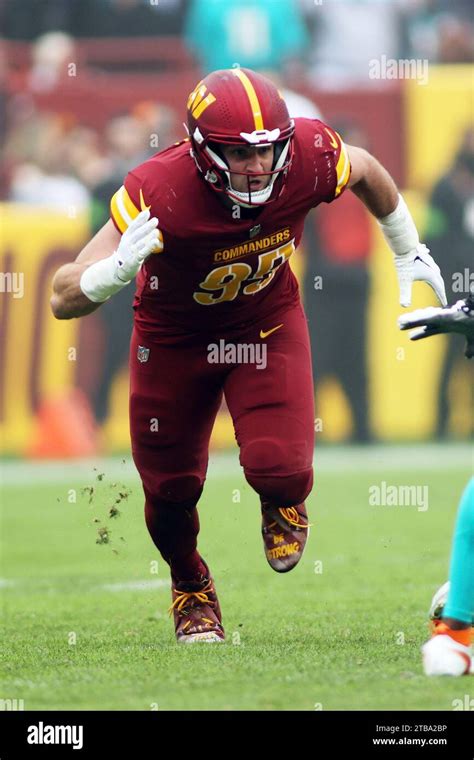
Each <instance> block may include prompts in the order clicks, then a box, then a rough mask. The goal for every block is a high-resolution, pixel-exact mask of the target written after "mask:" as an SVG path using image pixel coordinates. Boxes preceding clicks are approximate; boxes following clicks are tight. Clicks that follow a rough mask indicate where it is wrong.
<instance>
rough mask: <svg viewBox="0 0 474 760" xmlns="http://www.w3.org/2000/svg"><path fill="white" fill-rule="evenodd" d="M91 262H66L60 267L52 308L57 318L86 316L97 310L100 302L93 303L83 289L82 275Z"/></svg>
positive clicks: (54, 285) (54, 281)
mask: <svg viewBox="0 0 474 760" xmlns="http://www.w3.org/2000/svg"><path fill="white" fill-rule="evenodd" d="M88 266H89V264H79V263H76V262H74V263H72V264H65V265H64V266H63V267H61V268H60V269H58V271H57V272H56V275H55V277H54V280H53V295H52V297H51V301H50V303H51V309H52V312H53V314H54V316H55V317H56V319H73V318H74V317H84V316H86V314H91V313H92V312H93V311H95V310H96V309H97V308H98V307H99V306H100V303H93V302H92V301H90V300H89V298H87V296H86V295H84V293H83V292H82V290H81V285H80V281H81V276H82V274H83V272H84V271H85V270H86V269H87V267H88Z"/></svg>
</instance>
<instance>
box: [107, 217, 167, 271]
mask: <svg viewBox="0 0 474 760" xmlns="http://www.w3.org/2000/svg"><path fill="white" fill-rule="evenodd" d="M162 250H163V236H162V234H161V232H160V230H159V229H158V219H157V218H156V216H154V217H152V218H151V219H150V210H149V209H145V211H141V212H140V213H139V214H138V216H137V217H135V219H134V220H133V222H132V223H131V224H130V226H129V227H128V228H127V229H126V230H125V232H124V233H123V235H122V239H121V241H120V244H119V247H118V248H117V250H116V251H115V252H114V254H113V257H114V260H115V263H116V266H117V270H116V276H117V278H118V279H119V280H121V281H122V282H123V283H128V282H130V281H131V280H133V278H134V277H136V275H137V274H138V272H139V270H140V267H141V265H142V264H143V262H144V261H145V260H146V259H147V258H148V256H150V255H151V254H152V253H161V251H162Z"/></svg>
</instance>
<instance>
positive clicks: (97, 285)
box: [80, 209, 163, 303]
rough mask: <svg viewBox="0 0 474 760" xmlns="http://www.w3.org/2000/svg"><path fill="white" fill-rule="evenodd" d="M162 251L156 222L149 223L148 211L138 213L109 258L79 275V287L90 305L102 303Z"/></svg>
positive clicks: (92, 265)
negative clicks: (148, 260)
mask: <svg viewBox="0 0 474 760" xmlns="http://www.w3.org/2000/svg"><path fill="white" fill-rule="evenodd" d="M162 250H163V236H162V234H161V232H160V230H159V229H158V219H157V218H156V217H152V218H151V219H150V210H149V209H145V211H141V212H140V213H139V214H138V216H137V217H135V219H134V220H133V222H132V223H131V224H130V226H129V227H128V228H127V229H126V230H125V232H124V233H123V235H122V239H121V240H120V243H119V246H118V248H117V250H116V251H114V252H113V254H112V255H111V256H107V258H105V259H100V261H96V262H95V263H94V264H91V266H90V267H88V268H87V269H86V270H85V271H84V272H83V274H82V276H81V280H80V287H81V290H82V292H83V293H84V295H86V296H87V298H88V299H89V300H90V301H92V302H93V303H103V302H104V301H107V300H108V299H109V298H110V296H112V295H114V294H115V293H118V291H119V290H121V289H122V288H124V287H125V285H128V284H129V283H130V282H131V281H132V280H133V278H134V277H136V275H137V274H138V272H139V271H140V268H141V266H142V264H143V262H144V261H145V260H146V259H147V258H148V257H149V256H150V255H151V254H152V253H161V251H162Z"/></svg>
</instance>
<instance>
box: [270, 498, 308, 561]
mask: <svg viewBox="0 0 474 760" xmlns="http://www.w3.org/2000/svg"><path fill="white" fill-rule="evenodd" d="M261 502H262V536H263V543H264V546H265V556H266V558H267V561H268V564H269V565H270V567H272V568H273V570H276V572H277V573H287V572H288V571H289V570H292V569H293V568H294V567H295V565H297V564H298V562H299V561H300V559H301V557H302V555H303V551H304V547H305V544H306V539H307V537H308V533H309V527H310V526H309V523H308V515H307V514H306V507H305V504H304V502H303V503H302V504H297V505H296V506H294V507H275V506H273V504H270V503H269V502H267V501H265V500H264V499H261Z"/></svg>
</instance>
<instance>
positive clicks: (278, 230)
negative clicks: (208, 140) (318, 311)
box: [111, 119, 351, 334]
mask: <svg viewBox="0 0 474 760" xmlns="http://www.w3.org/2000/svg"><path fill="white" fill-rule="evenodd" d="M295 127H296V129H295V136H294V157H293V162H292V165H291V167H290V170H289V172H288V176H287V179H286V185H285V187H284V190H283V192H282V193H281V195H280V197H279V198H278V199H277V200H275V201H274V202H272V203H269V204H268V205H265V206H262V207H260V208H259V209H257V210H254V209H252V210H250V209H246V208H242V207H240V206H237V205H234V206H231V205H226V204H224V203H223V202H222V199H221V197H220V195H219V194H218V193H216V192H214V191H213V190H212V189H211V188H210V187H209V186H208V183H207V182H205V181H204V180H203V178H202V176H201V175H200V174H199V172H198V170H197V168H196V165H195V163H194V159H193V158H192V156H191V154H190V143H189V141H188V140H184V141H183V142H181V143H178V144H177V145H174V146H173V147H171V148H168V149H167V150H164V151H162V152H161V153H157V154H156V155H155V156H153V157H152V158H150V159H149V160H147V161H145V162H144V163H143V164H141V165H140V166H138V167H137V168H136V169H134V170H133V171H131V172H130V173H129V174H128V175H127V177H126V179H125V183H124V185H123V186H122V187H121V188H120V190H118V191H117V193H116V194H115V195H114V196H113V198H112V202H111V216H112V220H113V222H114V224H115V226H116V227H117V229H118V230H119V232H121V233H123V232H125V230H126V229H127V227H128V225H129V224H130V223H131V221H132V220H133V219H134V218H135V217H136V216H137V215H138V214H139V213H140V211H141V210H143V209H144V208H145V207H149V208H150V213H151V216H156V217H157V218H158V220H159V224H158V226H159V229H160V230H161V233H162V235H163V242H164V248H163V250H162V252H161V253H157V254H152V255H151V256H149V258H148V259H147V260H146V262H145V264H144V265H143V267H142V269H141V270H140V272H139V274H138V276H137V290H136V294H135V300H134V309H135V321H136V323H137V325H138V327H139V328H140V329H141V330H142V331H146V332H151V333H157V334H163V333H164V332H166V331H167V330H168V331H172V332H174V331H177V332H182V331H183V330H184V331H188V330H189V331H196V330H198V331H201V330H203V331H205V330H209V329H211V330H212V329H215V328H216V327H218V328H231V327H234V326H237V325H241V324H247V323H251V322H257V323H261V322H262V323H263V322H266V321H267V318H268V317H269V316H271V315H272V314H273V313H274V312H277V311H280V310H282V309H285V308H286V307H288V306H291V305H293V304H294V303H295V301H297V300H298V298H299V293H298V284H297V281H296V278H295V276H294V274H293V273H292V271H291V268H290V265H289V259H290V257H291V255H292V254H293V253H294V251H295V249H296V248H297V246H298V244H299V242H300V240H301V236H302V232H303V225H304V220H305V217H306V214H307V213H308V211H309V210H310V209H311V208H312V207H314V206H317V205H318V204H319V203H322V202H326V203H329V202H331V201H332V200H334V199H335V198H337V197H338V196H339V195H340V194H341V193H342V192H343V191H344V188H345V187H346V186H347V183H348V180H349V176H350V172H351V166H350V161H349V157H348V153H347V149H346V147H345V145H344V143H343V142H342V140H341V138H340V136H339V135H338V134H337V132H335V131H334V130H332V129H331V128H330V127H328V126H326V125H325V124H323V123H322V122H321V121H319V120H317V119H295ZM277 181H279V180H277Z"/></svg>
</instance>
